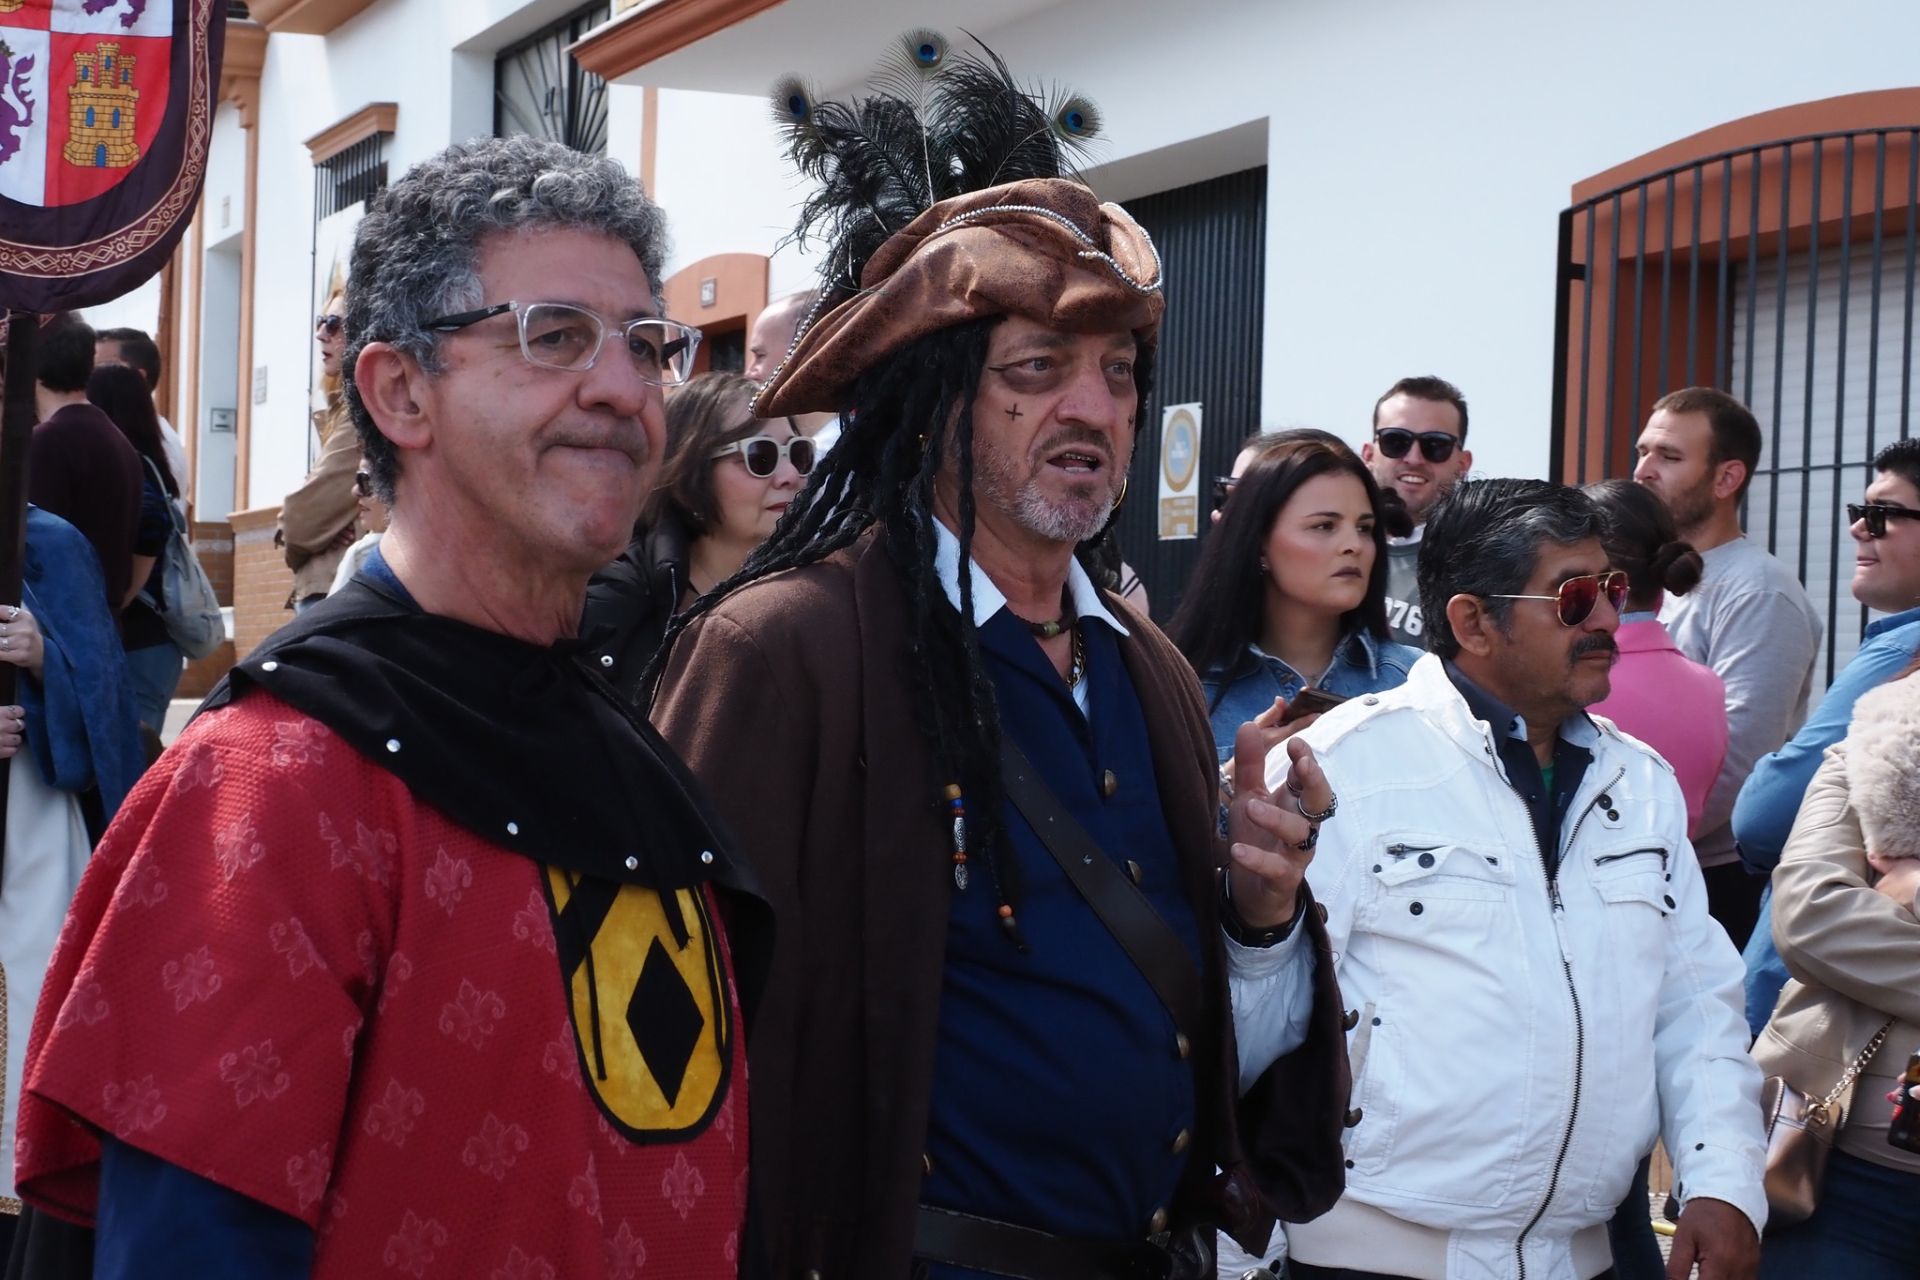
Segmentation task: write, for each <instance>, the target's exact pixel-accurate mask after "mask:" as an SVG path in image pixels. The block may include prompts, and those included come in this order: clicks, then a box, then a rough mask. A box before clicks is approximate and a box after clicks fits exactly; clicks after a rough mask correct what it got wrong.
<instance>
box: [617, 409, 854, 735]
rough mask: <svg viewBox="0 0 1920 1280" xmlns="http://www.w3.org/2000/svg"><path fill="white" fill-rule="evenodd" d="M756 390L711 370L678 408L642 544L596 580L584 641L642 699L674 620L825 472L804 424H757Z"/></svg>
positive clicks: (725, 575)
mask: <svg viewBox="0 0 1920 1280" xmlns="http://www.w3.org/2000/svg"><path fill="white" fill-rule="evenodd" d="M755 390H756V384H754V383H752V382H749V381H748V380H747V379H746V378H743V377H741V376H740V375H739V374H737V373H701V374H696V375H694V376H693V377H692V378H689V379H688V380H687V384H686V385H685V386H683V387H680V388H678V389H677V390H676V391H674V393H673V394H672V395H671V396H670V397H668V399H667V451H666V459H665V461H664V462H662V463H661V467H660V483H659V486H658V487H657V488H656V489H655V490H654V491H653V493H652V494H651V495H650V496H649V497H648V499H647V505H646V509H645V510H644V511H642V512H641V513H640V523H639V524H638V525H637V526H636V527H635V529H634V537H633V541H632V542H631V543H629V544H628V546H627V549H626V551H625V552H624V553H622V555H621V556H620V558H619V559H618V560H616V561H614V562H613V563H612V564H610V565H608V566H607V567H606V568H605V569H602V570H601V571H600V572H599V573H597V574H595V575H594V578H593V581H592V583H590V584H589V585H588V587H587V607H586V612H585V615H584V616H583V618H582V620H581V624H580V633H581V635H582V636H585V637H588V638H589V641H590V642H591V643H592V644H593V645H594V647H595V650H596V652H598V653H599V654H600V656H601V658H602V659H603V660H602V662H601V667H602V669H603V672H604V674H605V675H606V677H607V679H609V680H611V681H612V682H613V684H614V687H615V688H617V689H619V690H621V692H623V693H625V694H626V695H627V696H628V697H629V698H632V699H634V700H635V701H636V702H639V701H641V697H640V690H641V679H642V677H643V676H644V675H645V673H646V670H647V664H648V663H650V662H652V661H653V657H654V655H655V654H656V653H657V652H659V649H660V642H661V640H662V638H663V637H665V635H666V633H667V624H668V623H669V622H670V621H671V620H672V619H673V617H674V615H675V614H677V613H679V612H681V611H682V610H683V609H685V608H686V607H687V606H688V605H690V604H692V603H693V602H694V600H696V599H697V598H698V597H700V596H701V595H704V594H705V593H706V592H708V591H711V590H713V588H714V587H716V586H718V585H719V584H720V583H722V582H725V581H726V580H727V579H729V578H731V577H733V576H734V575H735V574H736V573H738V572H739V571H740V566H741V565H743V564H745V563H746V561H747V556H748V555H750V554H751V553H752V552H753V551H754V549H755V548H757V547H758V546H759V545H760V544H761V543H763V542H765V541H766V540H767V537H768V535H769V534H771V533H772V532H773V530H774V526H775V525H776V524H778V523H779V521H780V517H782V516H784V515H785V514H786V513H787V508H788V507H789V506H790V505H792V503H793V500H794V498H795V496H796V495H797V494H798V493H799V492H800V488H801V486H802V485H804V484H805V483H806V482H807V477H808V476H810V475H812V474H813V466H814V462H815V461H816V460H817V459H818V456H819V455H818V451H817V450H816V449H815V447H814V442H813V440H812V439H811V438H810V437H807V436H804V435H801V434H800V433H799V431H798V430H796V428H797V427H798V425H799V423H798V422H797V421H796V420H795V419H793V418H757V417H755V416H754V414H753V393H754V391H755Z"/></svg>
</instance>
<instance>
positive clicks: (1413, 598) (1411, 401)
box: [1360, 375, 1473, 649]
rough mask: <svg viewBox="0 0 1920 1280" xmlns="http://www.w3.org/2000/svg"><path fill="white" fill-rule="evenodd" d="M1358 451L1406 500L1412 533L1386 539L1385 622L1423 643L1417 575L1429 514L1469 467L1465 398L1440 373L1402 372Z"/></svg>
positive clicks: (1386, 486)
mask: <svg viewBox="0 0 1920 1280" xmlns="http://www.w3.org/2000/svg"><path fill="white" fill-rule="evenodd" d="M1360 457H1361V459H1362V460H1363V461H1364V462H1365V463H1366V464H1367V466H1368V467H1369V468H1371V469H1372V471H1373V478H1374V479H1375V480H1376V481H1378V482H1379V484H1380V487H1381V488H1382V489H1383V490H1391V491H1392V492H1393V493H1395V494H1397V495H1398V496H1399V498H1400V501H1402V502H1404V503H1406V505H1407V514H1408V515H1409V516H1410V517H1412V519H1413V532H1412V533H1410V534H1408V535H1407V536H1406V537H1404V538H1389V539H1387V626H1388V627H1389V628H1390V629H1391V630H1392V632H1393V638H1394V639H1395V640H1398V641H1399V642H1400V643H1402V644H1410V645H1412V646H1413V647H1414V648H1416V649H1424V648H1426V647H1427V628H1426V622H1425V619H1424V618H1423V616H1422V614H1421V609H1420V590H1419V584H1418V582H1417V580H1416V574H1417V572H1418V563H1417V562H1418V560H1419V556H1420V541H1421V535H1422V534H1423V533H1424V531H1425V529H1426V519H1427V513H1428V512H1429V511H1431V510H1433V506H1434V504H1435V503H1437V502H1439V501H1440V499H1442V498H1444V497H1446V496H1447V494H1449V493H1451V492H1452V491H1453V486H1454V485H1456V484H1458V483H1460V480H1461V478H1462V477H1463V476H1465V475H1466V474H1467V472H1468V470H1470V469H1471V468H1472V466H1473V454H1472V453H1470V452H1469V451H1468V450H1467V398H1466V397H1465V396H1464V395H1462V394H1460V388H1458V387H1456V386H1454V385H1453V384H1452V383H1451V382H1448V381H1447V380H1446V379H1445V378H1436V377H1433V376H1431V375H1428V376H1422V377H1412V378H1402V379H1400V381H1398V382H1396V383H1394V384H1393V385H1392V386H1391V387H1388V388H1387V391H1386V394H1385V395H1383V396H1381V397H1380V398H1379V399H1378V400H1376V401H1374V405H1373V438H1372V439H1371V440H1369V441H1367V442H1366V443H1364V444H1362V445H1361V446H1360Z"/></svg>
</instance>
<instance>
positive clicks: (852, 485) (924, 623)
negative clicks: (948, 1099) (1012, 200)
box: [649, 32, 1153, 943]
mask: <svg viewBox="0 0 1920 1280" xmlns="http://www.w3.org/2000/svg"><path fill="white" fill-rule="evenodd" d="M881 84H882V86H883V87H882V89H881V91H880V92H877V93H875V94H874V95H872V96H869V97H866V98H863V99H860V100H858V101H856V102H854V103H852V104H840V103H830V102H818V101H815V100H814V98H813V97H812V96H811V95H810V94H808V93H807V92H806V90H805V89H804V88H803V87H802V86H801V84H800V82H799V81H798V80H793V79H788V80H784V81H782V82H781V84H780V85H778V86H776V88H775V91H774V102H775V109H776V113H777V115H778V117H779V119H780V120H781V122H782V125H783V127H785V128H786V130H787V133H788V140H789V150H790V154H791V155H792V158H793V159H794V162H795V163H796V165H798V167H799V168H800V170H801V172H803V173H805V174H807V175H808V176H809V177H812V178H814V179H815V180H816V181H817V182H819V183H820V188H819V190H818V191H816V192H815V193H814V194H813V195H812V196H811V197H810V198H809V199H808V200H807V202H806V204H805V206H804V207H803V209H802V212H801V215H800V219H799V225H798V228H797V229H796V231H795V235H794V238H795V239H796V240H800V241H803V242H804V241H806V240H807V239H809V238H813V239H818V240H821V241H824V242H825V243H826V244H827V245H828V246H829V250H828V253H827V266H826V268H825V270H824V272H823V280H822V284H823V288H822V290H821V293H822V299H821V304H820V306H819V307H817V308H816V312H817V311H819V310H824V309H825V308H826V307H828V306H831V305H833V304H834V303H835V302H838V301H839V300H841V299H844V298H846V297H848V296H850V295H851V294H852V293H853V292H855V291H857V289H858V288H859V280H860V276H861V272H862V271H863V269H864V268H865V266H866V263H867V260H868V258H869V257H871V256H872V254H873V253H874V251H875V250H877V249H878V248H879V247H880V246H881V245H882V244H883V243H885V241H886V239H887V238H888V236H890V235H892V234H893V232H894V231H897V230H899V229H900V228H902V227H904V226H906V225H907V224H908V223H909V222H911V221H912V220H913V219H914V218H915V217H917V216H919V215H920V214H921V213H922V212H924V211H925V210H926V209H927V208H928V207H929V206H930V205H931V204H933V203H935V202H937V201H939V200H943V199H947V198H949V197H951V196H954V195H960V194H965V193H967V192H971V191H975V190H979V189H982V188H985V187H989V186H994V185H998V184H1000V183H1006V182H1014V181H1018V180H1021V179H1026V178H1058V177H1061V176H1063V170H1064V169H1065V168H1066V165H1065V162H1064V157H1065V155H1066V154H1067V153H1069V152H1076V151H1078V150H1079V149H1080V148H1081V147H1082V146H1083V145H1084V143H1085V142H1086V141H1087V139H1089V138H1091V137H1092V136H1093V134H1094V133H1095V131H1096V130H1097V128H1098V116H1097V113H1096V112H1095V110H1094V108H1093V105H1092V104H1091V103H1089V102H1087V101H1086V100H1085V99H1084V98H1080V97H1078V96H1075V95H1060V94H1056V95H1055V99H1054V102H1053V104H1052V105H1051V106H1048V105H1043V104H1042V103H1041V102H1040V101H1038V100H1037V99H1036V98H1035V97H1033V96H1032V95H1030V94H1028V93H1027V92H1026V91H1025V90H1023V89H1022V88H1020V86H1019V85H1018V84H1016V83H1015V82H1014V80H1013V78H1012V76H1011V74H1010V73H1009V72H1008V70H1007V68H1006V65H1005V64H1004V63H1003V62H1002V61H1001V60H1000V58H999V57H998V56H997V55H995V54H994V53H993V51H992V50H990V49H987V48H986V47H985V46H984V45H983V46H981V48H980V54H979V55H977V56H976V55H973V54H956V53H955V52H954V51H952V50H951V49H949V47H948V46H947V43H946V41H945V40H944V39H942V38H941V37H940V36H938V35H937V34H934V33H930V32H911V33H909V34H908V35H906V36H904V37H902V39H901V44H900V48H899V50H898V51H897V52H896V54H895V56H894V58H893V60H892V64H891V65H890V67H889V68H888V69H887V71H886V73H885V75H884V76H883V77H882V80H881ZM810 320H811V317H809V322H810ZM997 323H999V318H997V317H989V318H987V319H983V320H976V321H973V322H971V323H967V324H962V325H957V326H954V327H952V328H949V329H943V330H940V331H939V332H936V333H933V334H930V335H928V336H926V337H923V338H920V339H919V340H917V341H915V342H914V343H912V344H910V345H908V346H907V347H905V348H903V349H902V350H900V351H898V352H896V353H894V354H892V355H889V356H887V357H886V358H884V359H882V360H879V361H877V362H876V363H875V364H874V365H873V366H872V367H870V368H869V369H867V370H866V371H865V372H864V373H863V374H861V375H860V377H859V378H857V379H856V380H855V381H854V383H853V385H852V387H851V388H850V390H849V391H848V394H847V398H846V399H847V402H846V403H845V404H844V405H842V406H840V417H841V422H842V433H841V436H840V439H839V441H838V442H837V443H836V444H835V445H834V447H833V448H832V449H831V450H830V451H828V453H827V454H826V456H825V457H824V458H822V459H821V461H820V464H819V465H818V466H816V467H815V468H814V471H813V474H812V475H811V476H810V477H809V478H808V481H807V485H806V487H805V489H803V490H802V491H801V493H800V495H799V496H798V497H797V498H796V499H795V500H794V502H793V503H792V505H791V506H789V508H788V509H787V512H786V514H785V515H784V516H782V517H781V519H780V522H779V524H778V525H776V526H775V528H774V530H773V533H772V535H771V536H770V537H769V538H768V539H767V540H766V541H765V542H764V543H762V544H761V545H760V547H759V548H758V549H756V550H755V551H754V553H753V554H752V555H751V556H750V557H748V559H747V562H746V564H745V565H743V566H742V567H741V570H740V572H739V573H737V574H735V575H734V576H733V577H732V578H730V579H728V580H727V581H726V582H723V583H721V584H720V585H719V586H718V587H716V588H715V589H714V590H713V591H712V592H710V593H709V594H708V595H706V596H704V597H702V598H701V599H699V600H698V601H696V602H695V603H694V604H693V605H692V606H691V607H690V608H689V609H688V610H687V612H686V613H685V614H683V615H681V616H680V617H679V618H678V619H676V620H675V621H674V623H673V625H672V627H671V629H670V630H669V632H668V635H667V639H666V643H665V644H663V645H662V647H661V650H660V654H659V656H658V657H656V659H655V660H654V666H653V669H652V671H651V672H650V673H649V676H650V679H649V684H650V685H652V684H654V683H657V680H658V678H659V674H660V672H661V671H662V669H663V668H664V666H665V662H666V656H667V654H668V652H669V651H670V650H671V648H672V644H673V640H674V639H675V637H677V636H678V635H679V633H680V631H681V630H682V629H684V628H685V627H686V626H687V625H688V624H689V623H691V622H692V621H693V620H694V619H695V618H697V617H699V616H700V615H701V614H703V613H705V612H706V611H707V610H708V609H710V608H712V607H713V605H714V604H715V603H717V602H718V601H719V600H720V599H721V598H723V597H724V596H725V595H726V594H727V593H728V592H730V591H733V590H734V589H736V588H738V587H740V586H743V585H744V584H746V583H748V582H752V581H754V580H755V579H758V578H762V577H766V576H767V575H769V574H774V573H781V572H784V571H786V570H789V569H796V568H800V567H802V566H804V565H809V564H813V563H815V562H816V561H819V560H821V559H824V558H825V557H827V556H829V555H832V554H833V553H834V552H836V551H839V550H841V549H842V548H844V547H847V546H849V545H851V544H852V543H853V542H854V541H855V540H857V539H858V538H859V537H860V536H861V535H862V534H864V533H866V532H867V531H868V530H869V529H876V530H877V535H876V536H878V538H879V539H880V541H881V544H882V546H883V547H884V549H885V551H886V553H887V555H888V558H889V559H890V560H891V562H892V563H893V565H894V567H895V568H896V569H897V570H898V571H899V574H900V578H901V582H902V585H903V586H904V588H905V590H906V594H907V600H908V608H909V613H910V616H911V620H912V633H911V634H912V640H911V645H912V658H913V664H914V669H915V672H916V674H917V676H918V678H919V681H920V684H921V686H922V688H923V689H924V690H925V694H926V696H924V697H922V698H919V699H917V700H916V704H915V705H916V714H917V716H918V718H919V720H920V723H921V727H922V729H923V730H924V732H925V733H926V734H927V737H928V739H929V740H930V741H931V742H933V743H934V747H935V753H936V758H937V760H938V763H939V764H940V766H941V767H942V769H943V770H944V771H945V773H944V776H946V777H949V778H951V779H953V780H954V781H957V782H958V783H959V784H960V786H961V788H962V790H963V792H964V794H965V796H966V797H967V799H966V813H967V829H968V842H967V843H968V853H969V858H970V859H975V858H977V859H978V860H979V861H980V862H983V863H984V864H985V865H986V868H987V870H988V873H989V875H990V877H991V880H992V883H993V887H994V891H995V893H996V894H997V896H998V899H999V902H1000V903H1001V904H1002V905H1005V906H1008V907H1017V905H1018V902H1019V898H1020V886H1019V883H1018V877H1017V875H1016V869H1015V867H1014V864H1013V861H1012V859H1011V858H1010V857H1008V856H1006V851H1005V850H1004V848H1003V845H1004V840H1003V839H1002V824H1001V812H1002V807H1003V805H1004V803H1005V796H1004V794H1003V789H1002V787H1001V784H1000V715H999V708H998V705H997V702H996V700H995V697H994V689H993V680H992V678H991V676H989V674H988V673H987V669H986V665H985V663H984V661H983V659H982V657H981V654H980V640H979V634H978V631H977V630H976V628H975V627H974V624H973V575H972V570H971V557H972V546H973V534H974V524H975V507H974V494H973V406H974V397H975V394H976V392H977V390H978V388H979V384H980V377H981V373H982V371H983V369H984V368H985V366H986V359H987V346H988V338H989V335H990V333H991V332H992V329H993V326H994V325H995V324H997ZM802 328H803V330H804V325H803V326H802ZM796 341H797V338H796ZM1152 369H1153V352H1152V351H1151V350H1150V349H1143V350H1142V351H1141V352H1140V353H1139V355H1138V357H1137V358H1136V362H1135V368H1134V377H1135V382H1136V390H1137V393H1138V397H1139V400H1138V404H1139V407H1138V409H1137V411H1136V412H1137V414H1140V415H1144V412H1145V407H1146V402H1147V397H1148V394H1149V392H1150V391H1151V388H1152ZM947 459H952V460H953V462H954V464H955V466H956V469H957V475H956V477H955V478H956V480H957V481H958V485H957V487H958V490H959V517H960V528H959V529H958V530H957V531H956V532H957V534H958V537H959V541H960V597H961V599H960V608H959V609H958V610H956V609H955V608H954V606H953V604H952V603H951V602H950V601H949V600H948V599H947V594H946V591H945V589H944V588H943V587H942V585H941V582H940V576H939V572H938V570H937V569H936V568H935V551H936V547H937V545H938V542H937V536H936V534H935V532H934V514H933V507H934V481H935V478H936V477H937V476H938V475H939V472H940V468H941V465H942V462H943V461H944V460H947ZM1105 536H1106V534H1105V531H1103V532H1102V534H1101V535H1100V537H1098V538H1096V539H1094V540H1093V541H1092V542H1090V543H1088V544H1085V545H1084V546H1083V547H1082V548H1081V556H1082V560H1083V562H1088V563H1093V562H1094V561H1095V559H1096V555H1095V552H1096V551H1097V548H1098V545H1099V544H1100V542H1101V541H1102V540H1103V539H1104V538H1105ZM1099 576H1103V575H1100V574H1096V577H1099ZM928 803H929V804H933V805H941V804H943V801H942V799H941V798H940V797H938V796H929V797H928ZM1008 924H1009V930H1008V932H1009V936H1010V937H1012V938H1013V940H1014V941H1015V942H1016V943H1019V942H1020V939H1019V935H1018V932H1017V926H1015V925H1014V923H1013V918H1012V917H1009V918H1008Z"/></svg>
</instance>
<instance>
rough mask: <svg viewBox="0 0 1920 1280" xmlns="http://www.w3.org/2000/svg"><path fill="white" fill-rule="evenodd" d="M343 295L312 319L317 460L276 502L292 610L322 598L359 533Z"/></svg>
mask: <svg viewBox="0 0 1920 1280" xmlns="http://www.w3.org/2000/svg"><path fill="white" fill-rule="evenodd" d="M346 311H347V300H346V295H345V293H344V292H342V291H341V290H339V289H336V290H334V292H333V295H332V296H331V297H329V298H328V299H327V305H326V308H325V310H323V311H322V312H321V313H320V315H319V316H318V317H317V318H316V320H315V321H314V340H315V341H316V342H318V343H319V344H320V368H321V376H322V385H324V386H325V387H326V389H327V407H326V408H325V409H321V410H318V411H316V412H315V413H314V427H315V429H316V430H317V431H318V432H319V435H320V460H319V461H318V462H316V463H314V465H313V470H312V471H310V472H309V473H308V474H307V478H306V479H305V480H303V481H301V483H300V487H299V488H298V489H295V490H294V491H293V492H292V493H290V494H288V495H287V496H286V500H285V501H283V502H282V503H281V504H280V531H279V534H278V535H277V536H276V538H275V541H276V542H277V543H278V544H279V545H280V547H281V548H282V549H283V550H284V551H285V553H286V557H287V567H288V568H289V569H292V570H293V593H292V594H291V595H290V596H288V598H287V605H288V607H289V608H291V609H293V610H294V611H295V612H296V613H297V612H299V611H300V610H301V609H304V608H305V607H306V606H307V605H309V604H312V603H313V602H314V601H316V600H322V599H324V598H325V597H326V594H327V591H328V589H329V588H330V587H331V586H332V585H333V576H334V572H335V571H336V570H337V569H338V568H339V567H340V558H341V557H342V556H343V555H345V554H346V550H347V548H348V547H350V546H352V545H353V541H354V539H355V538H357V537H359V534H360V530H359V527H358V523H357V520H358V516H359V503H358V501H357V499H356V497H355V494H354V491H353V472H354V468H355V467H356V466H357V465H358V464H359V461H360V438H359V436H357V435H355V434H354V430H353V427H352V424H350V423H349V422H348V421H347V416H346V413H345V412H344V408H343V406H342V403H341V400H340V354H341V351H342V350H343V349H344V348H345V346H346V330H345V328H344V327H343V325H344V318H345V316H346Z"/></svg>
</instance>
